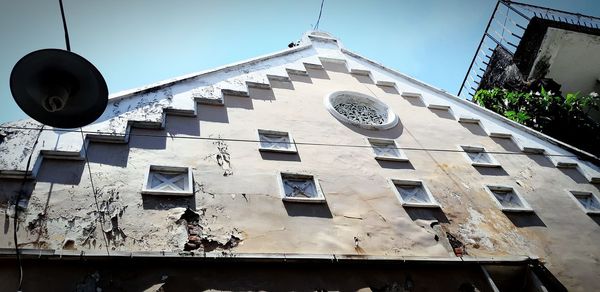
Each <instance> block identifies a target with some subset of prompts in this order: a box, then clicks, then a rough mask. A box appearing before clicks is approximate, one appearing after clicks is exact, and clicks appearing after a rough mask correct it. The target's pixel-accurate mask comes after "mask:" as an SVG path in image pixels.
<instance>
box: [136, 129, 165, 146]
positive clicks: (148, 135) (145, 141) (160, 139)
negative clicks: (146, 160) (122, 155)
mask: <svg viewBox="0 0 600 292" xmlns="http://www.w3.org/2000/svg"><path fill="white" fill-rule="evenodd" d="M167 136H168V135H167V133H166V131H165V130H150V129H133V128H132V129H131V134H130V136H129V147H130V148H140V149H157V150H163V149H166V148H167Z"/></svg>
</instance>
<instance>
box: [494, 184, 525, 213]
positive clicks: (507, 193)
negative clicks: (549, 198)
mask: <svg viewBox="0 0 600 292" xmlns="http://www.w3.org/2000/svg"><path fill="white" fill-rule="evenodd" d="M487 190H488V191H489V193H490V194H491V196H492V197H493V198H494V200H495V201H496V203H497V204H498V206H499V207H500V209H502V211H507V212H524V211H525V212H530V211H533V210H532V209H531V207H529V204H527V202H526V201H525V200H524V199H523V198H522V197H521V196H520V195H519V194H518V193H517V192H516V191H515V189H513V188H512V187H507V186H487Z"/></svg>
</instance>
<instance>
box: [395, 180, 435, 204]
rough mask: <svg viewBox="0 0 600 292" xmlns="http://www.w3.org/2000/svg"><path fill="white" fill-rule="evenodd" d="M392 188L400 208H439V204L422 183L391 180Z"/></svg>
mask: <svg viewBox="0 0 600 292" xmlns="http://www.w3.org/2000/svg"><path fill="white" fill-rule="evenodd" d="M392 186H393V189H394V191H395V193H396V196H397V197H398V199H399V200H400V202H401V203H402V206H405V207H439V204H438V203H437V201H436V200H435V198H434V197H433V195H432V194H431V192H430V191H429V189H428V188H427V187H426V186H425V185H424V184H423V182H422V181H417V180H397V179H392Z"/></svg>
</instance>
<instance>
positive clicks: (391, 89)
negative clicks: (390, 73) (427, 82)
mask: <svg viewBox="0 0 600 292" xmlns="http://www.w3.org/2000/svg"><path fill="white" fill-rule="evenodd" d="M377 87H379V88H380V89H381V90H383V92H385V93H389V94H400V92H398V89H396V87H394V86H383V85H377ZM419 100H421V99H420V98H419ZM421 104H423V105H422V106H425V104H424V103H423V102H422V101H421Z"/></svg>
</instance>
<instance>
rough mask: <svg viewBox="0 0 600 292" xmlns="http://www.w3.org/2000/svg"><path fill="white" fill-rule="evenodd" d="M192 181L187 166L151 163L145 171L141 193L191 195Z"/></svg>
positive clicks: (190, 172)
mask: <svg viewBox="0 0 600 292" xmlns="http://www.w3.org/2000/svg"><path fill="white" fill-rule="evenodd" d="M192 183H193V179H192V171H191V170H190V168H189V167H177V166H159V165H151V166H150V167H149V168H148V172H147V173H146V179H145V183H144V187H143V189H142V194H151V195H181V196H187V195H193V194H194V191H193V185H192Z"/></svg>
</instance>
